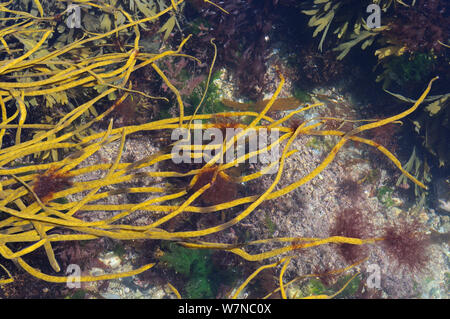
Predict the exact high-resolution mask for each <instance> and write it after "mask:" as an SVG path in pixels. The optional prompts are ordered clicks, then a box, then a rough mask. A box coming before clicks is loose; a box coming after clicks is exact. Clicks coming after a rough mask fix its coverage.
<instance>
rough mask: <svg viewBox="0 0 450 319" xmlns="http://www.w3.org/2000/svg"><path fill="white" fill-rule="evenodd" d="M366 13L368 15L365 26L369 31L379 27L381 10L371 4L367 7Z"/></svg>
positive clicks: (376, 5)
mask: <svg viewBox="0 0 450 319" xmlns="http://www.w3.org/2000/svg"><path fill="white" fill-rule="evenodd" d="M366 12H367V13H370V15H369V16H368V17H367V19H366V25H367V27H369V29H375V28H379V27H381V8H380V6H379V5H378V4H375V3H372V4H369V5H368V6H367V9H366Z"/></svg>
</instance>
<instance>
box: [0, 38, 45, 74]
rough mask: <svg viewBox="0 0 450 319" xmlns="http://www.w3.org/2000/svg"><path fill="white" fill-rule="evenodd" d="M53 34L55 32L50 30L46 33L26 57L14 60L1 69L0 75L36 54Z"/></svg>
mask: <svg viewBox="0 0 450 319" xmlns="http://www.w3.org/2000/svg"><path fill="white" fill-rule="evenodd" d="M52 32H53V30H49V31H47V32H45V33H44V35H43V36H42V38H41V40H39V42H38V43H37V44H36V45H35V46H34V47H33V48H32V49H31V50H30V51H28V52H27V53H25V54H24V55H22V56H20V57H18V58H17V59H14V60H12V61H11V62H9V63H5V64H4V65H3V66H2V67H0V74H3V73H4V72H5V71H6V70H8V69H10V68H11V67H13V66H14V65H16V64H17V63H19V62H20V61H23V60H25V59H26V58H28V57H29V56H30V55H32V54H33V53H34V52H36V51H37V50H38V49H39V48H40V47H41V46H42V44H43V43H44V42H45V40H47V38H48V37H49V35H50V34H51V33H52Z"/></svg>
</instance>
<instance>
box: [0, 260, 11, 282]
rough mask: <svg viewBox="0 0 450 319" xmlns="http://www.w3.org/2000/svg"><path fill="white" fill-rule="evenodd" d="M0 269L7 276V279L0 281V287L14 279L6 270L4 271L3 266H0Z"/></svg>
mask: <svg viewBox="0 0 450 319" xmlns="http://www.w3.org/2000/svg"><path fill="white" fill-rule="evenodd" d="M0 267H2V268H3V270H4V271H5V272H6V274H7V275H8V276H9V278H7V279H0V285H5V284H9V283H11V282H13V281H14V278H13V277H12V276H11V274H10V272H9V271H8V269H6V268H5V266H3V265H2V264H0Z"/></svg>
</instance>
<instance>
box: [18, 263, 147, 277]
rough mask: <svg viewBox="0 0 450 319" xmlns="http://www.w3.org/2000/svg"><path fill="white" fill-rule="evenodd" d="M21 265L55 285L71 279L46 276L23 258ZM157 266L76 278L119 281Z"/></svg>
mask: <svg viewBox="0 0 450 319" xmlns="http://www.w3.org/2000/svg"><path fill="white" fill-rule="evenodd" d="M16 260H17V262H18V263H19V265H20V266H21V267H22V268H23V269H24V270H25V271H26V272H28V273H29V274H30V275H32V276H34V277H36V278H39V279H42V280H44V281H47V282H55V283H67V281H68V280H70V277H64V276H63V277H60V276H51V275H46V274H44V273H42V272H40V271H38V270H37V269H35V268H33V267H31V266H30V265H29V264H27V263H26V262H25V261H24V260H23V259H22V258H17V259H16ZM154 265H155V264H147V265H145V266H142V267H140V268H138V269H135V270H131V271H125V272H121V273H115V274H107V275H101V276H81V277H79V278H76V279H77V280H79V281H80V282H90V281H99V280H110V279H117V278H123V277H130V276H135V275H138V274H140V273H142V272H144V271H146V270H148V269H150V268H152V267H153V266H154Z"/></svg>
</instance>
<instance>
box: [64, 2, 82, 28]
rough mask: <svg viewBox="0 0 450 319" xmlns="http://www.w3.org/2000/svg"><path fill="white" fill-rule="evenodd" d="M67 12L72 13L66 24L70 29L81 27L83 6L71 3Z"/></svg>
mask: <svg viewBox="0 0 450 319" xmlns="http://www.w3.org/2000/svg"><path fill="white" fill-rule="evenodd" d="M67 12H68V13H70V15H69V16H68V17H67V19H66V25H67V27H68V28H69V29H73V28H78V29H79V28H81V6H80V5H78V4H73V3H71V4H69V6H68V7H67Z"/></svg>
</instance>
